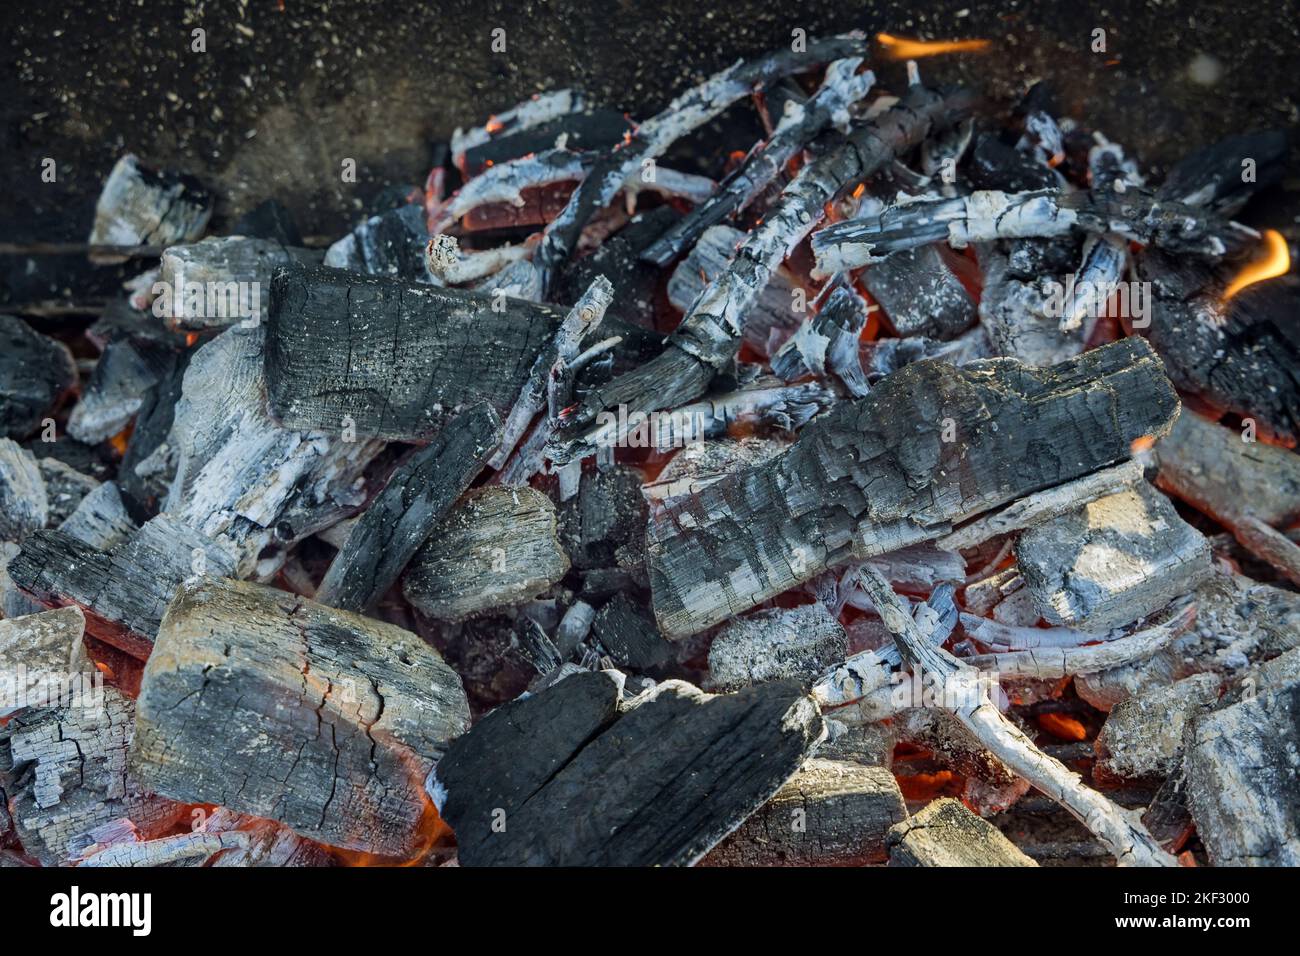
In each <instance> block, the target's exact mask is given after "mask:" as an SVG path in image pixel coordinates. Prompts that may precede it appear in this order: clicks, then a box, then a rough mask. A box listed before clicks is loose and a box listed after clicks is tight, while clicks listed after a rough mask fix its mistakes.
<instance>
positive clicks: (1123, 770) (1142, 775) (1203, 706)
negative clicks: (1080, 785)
mask: <svg viewBox="0 0 1300 956" xmlns="http://www.w3.org/2000/svg"><path fill="white" fill-rule="evenodd" d="M1218 701H1219V678H1218V677H1216V676H1215V675H1213V674H1197V675H1195V676H1193V677H1188V678H1186V679H1184V680H1180V681H1178V682H1177V683H1175V684H1170V685H1169V686H1168V687H1153V688H1151V689H1150V690H1148V691H1146V692H1145V693H1143V694H1140V695H1138V696H1137V697H1130V698H1129V699H1128V700H1124V701H1120V703H1118V704H1116V705H1115V706H1114V707H1113V708H1111V712H1110V716H1108V717H1107V718H1106V723H1105V725H1104V726H1103V727H1102V728H1101V733H1100V734H1098V735H1097V742H1096V751H1097V764H1096V768H1095V769H1096V771H1099V772H1101V773H1104V774H1106V775H1108V776H1111V777H1117V778H1121V779H1126V780H1141V779H1147V778H1159V777H1166V776H1168V775H1169V773H1170V771H1171V770H1172V769H1173V767H1174V765H1175V762H1176V759H1175V758H1176V757H1177V755H1178V750H1179V747H1180V746H1181V744H1182V740H1183V728H1184V727H1185V726H1186V724H1187V722H1188V721H1189V720H1191V719H1192V718H1194V717H1196V716H1197V715H1199V714H1201V713H1203V712H1205V711H1207V710H1210V709H1212V708H1213V707H1214V706H1215V705H1216V704H1218Z"/></svg>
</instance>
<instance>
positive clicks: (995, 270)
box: [976, 242, 1083, 365]
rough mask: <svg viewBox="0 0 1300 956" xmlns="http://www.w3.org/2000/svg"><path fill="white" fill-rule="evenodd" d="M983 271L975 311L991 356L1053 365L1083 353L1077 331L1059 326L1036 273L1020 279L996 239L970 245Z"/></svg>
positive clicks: (1081, 336)
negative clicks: (995, 241) (974, 250)
mask: <svg viewBox="0 0 1300 956" xmlns="http://www.w3.org/2000/svg"><path fill="white" fill-rule="evenodd" d="M976 252H977V254H978V257H979V262H980V266H981V268H982V269H983V271H984V288H983V290H982V291H981V293H980V304H979V314H980V321H981V322H982V323H983V328H984V332H985V334H986V335H987V336H988V341H989V344H990V345H991V347H992V351H993V353H994V354H995V355H1006V356H1010V357H1012V358H1018V359H1020V360H1021V361H1022V362H1028V363H1029V364H1030V365H1053V364H1055V363H1057V362H1063V361H1065V360H1066V359H1069V358H1071V357H1073V356H1075V355H1078V354H1079V353H1080V352H1081V351H1083V334H1082V332H1081V331H1079V330H1062V329H1061V323H1060V321H1059V320H1058V319H1057V318H1056V317H1055V316H1054V315H1052V314H1051V313H1052V312H1053V311H1054V309H1053V303H1052V301H1051V300H1050V298H1049V296H1048V295H1047V293H1046V292H1045V290H1044V288H1043V285H1042V283H1041V281H1040V279H1039V276H1038V274H1034V275H1032V276H1030V277H1027V278H1025V277H1021V276H1020V275H1018V274H1017V272H1016V270H1015V268H1014V267H1013V266H1012V262H1011V259H1010V257H1009V256H1008V255H1007V254H1006V251H1005V250H1004V249H1003V248H1002V244H1000V243H992V242H990V243H980V244H979V245H977V246H976Z"/></svg>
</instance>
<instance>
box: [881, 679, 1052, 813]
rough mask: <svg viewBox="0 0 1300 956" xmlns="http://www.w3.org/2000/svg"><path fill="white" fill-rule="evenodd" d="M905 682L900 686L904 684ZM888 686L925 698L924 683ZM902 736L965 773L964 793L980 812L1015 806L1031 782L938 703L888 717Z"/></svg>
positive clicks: (903, 694)
mask: <svg viewBox="0 0 1300 956" xmlns="http://www.w3.org/2000/svg"><path fill="white" fill-rule="evenodd" d="M900 688H901V690H900ZM890 690H891V691H892V692H893V693H896V694H899V695H900V696H901V698H902V699H903V700H906V699H907V697H908V695H909V693H910V694H911V696H912V697H913V699H915V700H916V701H917V702H918V703H921V702H923V701H924V687H920V688H918V687H917V686H916V683H915V681H913V682H912V685H911V687H908V685H906V684H901V685H896V686H892V687H891V688H890ZM890 723H891V726H892V728H893V732H894V737H895V738H896V740H897V741H898V742H901V743H907V744H911V745H912V746H915V747H922V748H924V749H925V750H926V751H928V752H929V753H930V754H931V756H932V757H933V759H934V761H935V762H936V763H937V764H938V765H939V766H941V767H945V768H947V769H949V770H952V771H955V772H956V773H958V774H960V775H961V776H962V777H964V778H965V784H964V786H963V788H962V794H961V798H962V801H963V802H964V803H965V804H966V806H968V807H970V808H971V809H972V810H974V811H975V812H976V813H978V814H979V815H980V816H989V815H990V814H993V813H998V812H1000V811H1002V810H1005V809H1006V808H1007V807H1010V806H1012V805H1013V804H1015V803H1016V802H1017V801H1019V800H1020V798H1021V797H1023V796H1024V795H1025V794H1026V793H1028V792H1029V789H1030V787H1029V782H1028V781H1027V780H1025V779H1024V778H1022V777H1020V776H1019V775H1018V774H1017V773H1016V772H1015V771H1014V770H1012V769H1011V768H1010V767H1008V766H1007V765H1006V764H1005V763H1003V762H1002V761H1001V760H999V759H998V758H997V756H995V755H994V754H993V753H991V752H990V751H989V750H988V749H987V748H986V747H985V746H984V744H982V743H981V742H980V740H979V739H978V738H977V737H976V736H975V735H974V734H973V733H972V732H971V731H970V729H969V728H967V727H966V726H964V725H963V724H962V722H961V721H960V720H958V719H957V718H956V717H955V716H954V715H953V714H951V713H949V712H948V711H946V710H942V709H940V708H938V707H926V706H918V707H906V708H904V709H901V710H899V711H898V712H897V714H896V715H895V716H894V717H893V718H892V719H891V721H890Z"/></svg>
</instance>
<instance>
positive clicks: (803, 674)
mask: <svg viewBox="0 0 1300 956" xmlns="http://www.w3.org/2000/svg"><path fill="white" fill-rule="evenodd" d="M848 650H849V641H848V635H847V634H846V633H845V631H844V627H843V626H842V625H841V624H840V622H839V621H837V620H836V619H835V618H833V617H832V616H831V614H830V612H829V611H827V610H826V608H825V606H824V605H822V604H808V605H804V606H803V607H796V608H789V609H781V608H776V609H773V610H769V611H759V612H757V613H755V614H750V615H748V616H746V617H740V618H736V619H735V620H734V621H730V622H728V623H727V624H726V625H724V626H723V628H722V630H721V631H720V632H719V633H718V636H717V637H716V638H714V641H713V644H712V645H711V646H710V647H709V675H710V678H711V679H712V682H713V684H714V685H715V686H716V687H717V688H718V689H719V690H736V689H738V688H741V687H748V686H749V685H751V684H761V683H764V682H766V681H773V680H794V681H799V682H800V683H801V684H803V685H804V686H805V687H808V686H811V685H812V682H813V681H815V680H816V679H817V678H818V677H820V676H821V675H822V674H823V673H825V672H826V671H828V670H829V669H830V668H831V667H833V666H835V665H836V664H838V663H839V662H840V661H842V660H844V658H846V657H847V656H848Z"/></svg>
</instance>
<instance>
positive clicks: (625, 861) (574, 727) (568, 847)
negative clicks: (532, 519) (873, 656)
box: [433, 674, 825, 866]
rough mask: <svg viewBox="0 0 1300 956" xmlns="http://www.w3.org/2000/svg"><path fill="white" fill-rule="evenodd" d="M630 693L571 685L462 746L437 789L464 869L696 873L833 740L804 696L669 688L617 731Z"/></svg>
mask: <svg viewBox="0 0 1300 956" xmlns="http://www.w3.org/2000/svg"><path fill="white" fill-rule="evenodd" d="M618 690H619V685H618V684H616V683H614V681H613V680H612V679H611V678H610V677H608V676H604V675H599V674H593V675H591V676H590V677H587V676H585V675H578V676H574V677H569V678H566V679H565V680H562V681H560V682H559V683H558V684H556V685H554V686H553V687H550V688H548V689H547V690H545V691H543V692H542V693H540V694H537V695H535V696H533V697H529V698H526V699H523V700H518V701H514V702H512V703H510V704H507V705H506V706H504V707H501V708H500V709H498V710H496V711H494V712H493V713H491V714H489V715H488V716H487V717H486V718H484V719H483V720H482V721H480V722H479V723H478V724H476V725H475V726H474V728H473V729H472V730H471V731H470V732H469V733H468V734H466V735H465V736H464V737H462V738H460V739H459V740H457V741H456V742H455V743H453V744H452V747H451V749H450V750H449V751H448V754H447V756H446V757H445V758H444V759H443V761H442V762H441V763H440V764H439V765H438V768H437V771H436V776H435V781H434V785H433V786H434V792H435V793H436V794H438V795H439V801H440V802H439V806H440V809H441V812H442V814H443V818H444V819H446V820H447V822H448V823H450V824H451V825H452V826H453V827H454V828H455V830H456V838H457V841H458V843H459V844H460V862H461V864H462V865H464V866H492V865H496V866H503V865H507V866H508V865H516V866H517V865H529V866H545V865H559V866H598V865H608V866H688V865H691V864H693V863H695V862H697V861H698V860H699V859H700V858H701V857H703V856H704V854H706V853H707V852H708V851H709V850H710V849H712V848H713V847H714V846H715V845H716V844H717V843H718V842H720V841H721V840H722V839H723V838H724V837H725V836H726V835H727V834H729V833H730V832H731V831H732V830H734V829H735V828H736V826H737V825H739V824H740V822H741V821H742V820H744V819H745V818H746V817H748V816H749V815H750V814H751V813H753V812H754V810H756V809H757V808H758V807H759V806H761V805H762V804H763V803H764V802H766V801H767V800H768V799H770V798H771V797H772V796H773V795H774V794H775V793H776V792H777V790H778V789H779V788H780V786H781V785H782V784H783V783H785V781H786V780H788V779H789V778H790V777H791V776H793V775H794V773H795V772H796V771H797V770H798V768H799V767H800V766H802V764H803V762H804V760H805V759H806V758H807V757H808V755H809V752H810V751H811V750H812V748H813V747H814V746H815V745H816V744H817V742H818V741H820V740H821V739H822V737H824V736H825V727H824V724H823V722H822V719H821V717H820V715H818V713H817V708H816V706H815V705H814V704H813V702H812V701H811V700H809V699H808V698H807V697H805V696H804V695H803V694H802V693H801V692H800V691H799V689H798V688H797V687H796V686H795V685H792V684H787V683H774V684H762V685H760V686H758V687H752V688H749V689H747V690H743V691H741V692H740V693H738V694H731V695H723V696H712V695H709V694H705V693H703V692H702V691H700V690H698V689H697V688H695V687H692V686H691V685H690V684H687V683H684V682H682V681H666V682H664V683H662V684H658V685H657V686H655V687H653V688H651V689H650V690H648V691H646V692H645V693H643V694H641V695H640V696H638V697H637V698H635V699H634V700H632V701H630V702H629V703H628V705H627V706H626V708H625V710H624V713H623V714H622V716H619V717H617V719H615V715H616V713H617V710H618V699H619V697H618ZM494 821H495V822H496V825H495V826H494V825H493V824H494ZM501 823H505V824H506V825H505V827H504V828H503V827H502V826H501Z"/></svg>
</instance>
